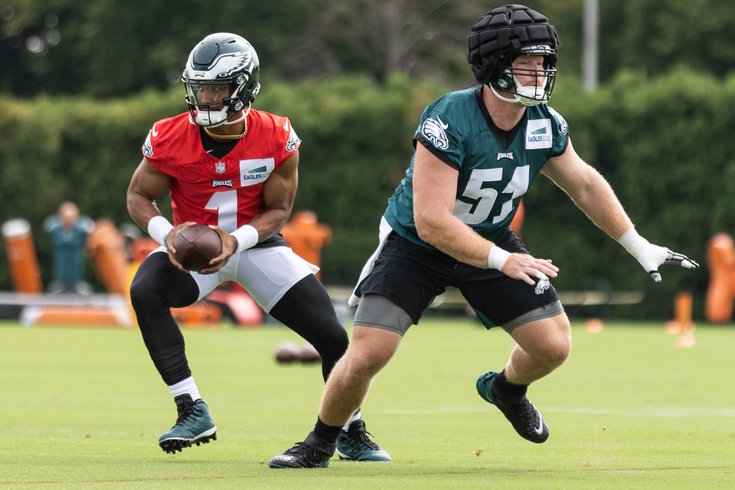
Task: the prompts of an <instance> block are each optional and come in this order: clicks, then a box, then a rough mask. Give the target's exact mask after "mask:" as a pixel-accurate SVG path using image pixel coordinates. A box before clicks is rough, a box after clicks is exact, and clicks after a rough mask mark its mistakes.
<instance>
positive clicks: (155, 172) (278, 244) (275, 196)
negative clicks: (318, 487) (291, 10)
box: [127, 33, 390, 461]
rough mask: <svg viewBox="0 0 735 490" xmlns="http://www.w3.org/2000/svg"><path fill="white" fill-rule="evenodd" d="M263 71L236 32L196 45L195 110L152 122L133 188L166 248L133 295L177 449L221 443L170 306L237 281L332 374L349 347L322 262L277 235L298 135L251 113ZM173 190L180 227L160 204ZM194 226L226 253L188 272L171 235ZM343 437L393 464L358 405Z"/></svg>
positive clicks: (358, 453) (353, 452) (348, 454)
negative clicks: (320, 272) (167, 394)
mask: <svg viewBox="0 0 735 490" xmlns="http://www.w3.org/2000/svg"><path fill="white" fill-rule="evenodd" d="M259 69H260V67H259V63H258V56H257V54H256V52H255V50H254V49H253V47H252V46H251V45H250V43H248V42H247V41H246V40H245V39H243V38H242V37H240V36H238V35H235V34H229V33H216V34H211V35H209V36H207V37H205V38H204V39H203V40H202V41H201V42H200V43H198V44H197V45H196V46H195V47H194V49H193V50H192V51H191V54H190V55H189V58H188V61H187V62H186V68H185V69H184V72H183V76H182V81H183V83H184V86H185V87H186V102H187V105H188V106H189V110H188V112H184V113H182V114H179V115H177V116H174V117H171V118H168V119H163V120H160V121H157V122H156V123H155V124H154V125H153V127H152V128H151V130H150V132H149V133H148V137H147V139H146V141H145V143H144V145H143V147H142V152H143V160H142V161H141V162H140V165H139V166H138V168H137V169H136V170H135V173H134V174H133V176H132V179H131V182H130V186H129V188H128V192H127V206H128V211H129V213H130V216H132V218H133V219H134V220H135V222H136V223H137V224H138V225H139V226H140V227H141V228H143V229H146V230H148V233H149V234H150V236H151V237H152V238H153V239H154V240H156V241H157V242H158V243H159V244H161V247H160V248H158V249H157V250H156V251H154V252H153V253H151V255H149V256H148V257H147V258H146V259H145V261H144V262H143V263H142V264H141V266H140V268H139V269H138V271H137V274H136V275H135V278H134V279H133V282H132V285H131V288H130V295H131V301H132V304H133V308H134V309H135V313H136V315H137V318H138V324H139V325H140V331H141V334H142V335H143V340H144V342H145V345H146V347H147V348H148V352H149V353H150V356H151V359H152V360H153V363H154V365H155V367H156V369H157V370H158V372H159V373H160V375H161V377H162V378H163V381H164V382H165V383H166V385H168V387H169V389H170V390H171V394H172V395H173V397H174V400H175V402H176V406H177V410H178V419H177V421H176V423H175V424H174V426H173V427H172V428H171V429H170V430H169V431H168V432H166V433H165V434H163V435H162V436H161V437H160V439H159V441H158V442H159V445H160V446H161V448H162V449H163V450H164V451H166V452H170V453H173V452H176V451H180V450H181V449H182V448H185V447H188V446H191V445H192V444H197V445H199V444H200V443H203V442H209V441H210V440H214V439H216V432H217V427H216V425H215V423H214V420H212V417H211V415H210V412H209V408H208V406H207V404H206V403H205V402H204V400H203V399H202V397H201V395H200V393H199V388H198V386H197V384H196V382H195V380H194V377H193V376H192V373H191V370H190V369H189V364H188V362H187V358H186V353H185V348H184V337H183V335H182V333H181V330H180V329H179V326H178V325H177V324H176V322H175V321H174V318H173V316H172V315H171V311H170V309H171V308H172V307H183V306H187V305H190V304H192V303H194V302H196V301H197V300H199V299H201V298H203V297H204V296H206V295H207V294H208V293H209V292H210V291H212V290H213V289H214V288H215V287H216V286H218V285H219V284H220V283H222V282H224V281H236V282H238V283H240V284H241V285H242V286H243V287H244V288H245V289H247V291H248V292H249V293H250V295H251V296H252V297H253V298H254V299H255V301H257V303H258V304H259V305H260V307H261V308H263V310H265V311H266V312H268V313H269V314H270V315H271V316H273V317H274V318H276V319H277V320H278V321H280V322H282V323H283V324H284V325H286V326H288V327H289V328H291V329H292V330H293V331H295V332H296V333H298V334H299V335H300V336H302V337H303V338H304V339H305V340H306V341H308V342H309V343H310V344H312V345H313V346H314V347H315V348H316V349H317V351H318V352H319V354H320V356H321V358H322V375H323V377H324V379H325V380H326V379H327V377H328V376H329V374H330V372H331V370H332V368H333V367H334V364H335V362H337V360H338V359H339V358H340V357H341V356H342V354H343V353H344V352H345V350H346V349H347V342H348V339H347V333H346V332H345V330H344V328H343V327H342V325H341V323H340V321H339V320H338V318H337V315H336V314H335V311H334V307H333V305H332V302H331V299H330V298H329V295H328V294H327V292H326V290H325V289H324V287H323V286H322V285H321V283H320V282H319V281H318V280H317V278H316V277H315V276H314V273H315V272H316V270H317V268H316V267H314V266H312V265H311V264H309V263H308V262H306V261H305V260H303V259H301V258H299V257H298V256H297V255H296V254H295V253H294V252H293V251H292V250H291V249H290V248H289V247H288V246H287V245H286V243H285V242H284V241H283V239H282V238H281V236H280V235H278V230H279V229H280V228H281V226H283V224H284V223H286V221H287V220H288V217H289V215H290V213H291V208H292V206H293V201H294V197H295V194H296V188H297V184H298V171H297V168H298V161H299V146H300V144H301V140H300V139H299V137H298V136H297V135H296V132H295V131H294V129H293V127H291V123H290V121H289V120H288V118H286V117H281V116H277V115H273V114H269V113H267V112H264V111H259V110H255V109H252V108H251V105H252V103H253V101H254V100H255V97H256V95H257V94H258V91H259V90H260V83H259V81H258V79H259ZM167 190H168V192H169V194H170V197H171V204H172V208H173V224H172V223H170V222H169V221H168V220H167V219H166V218H164V217H163V216H162V215H161V213H160V212H159V210H158V207H157V206H156V199H158V198H159V197H160V196H161V195H162V194H163V193H164V192H166V191H167ZM191 223H201V224H206V225H211V226H212V227H213V228H214V229H215V230H216V231H217V233H218V234H219V235H220V237H221V239H222V254H221V255H220V256H219V257H216V258H214V259H212V261H211V262H210V265H209V267H207V268H206V269H204V270H202V271H200V272H199V273H197V272H189V271H186V270H184V269H183V268H182V267H181V265H180V264H179V263H178V262H177V261H176V259H175V258H174V255H173V251H174V250H173V248H172V244H173V242H174V237H175V236H176V234H177V233H179V232H180V231H181V230H182V229H183V228H184V227H186V226H190V224H191ZM343 432H344V433H343V434H342V435H341V436H340V450H341V452H342V454H343V455H344V457H345V458H347V459H356V460H366V461H389V460H390V456H389V455H388V454H387V453H386V452H385V451H383V450H382V449H381V448H380V447H378V446H377V445H376V444H375V443H374V442H372V441H371V440H370V439H369V438H368V436H367V433H366V431H365V423H364V422H363V421H362V418H361V416H360V411H359V410H355V412H354V413H353V414H352V416H351V417H350V420H349V421H346V422H345V430H344V431H343Z"/></svg>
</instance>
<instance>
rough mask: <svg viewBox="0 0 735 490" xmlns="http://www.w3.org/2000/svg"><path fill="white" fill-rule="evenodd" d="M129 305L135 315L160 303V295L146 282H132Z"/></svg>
mask: <svg viewBox="0 0 735 490" xmlns="http://www.w3.org/2000/svg"><path fill="white" fill-rule="evenodd" d="M130 303H131V305H132V306H133V309H134V310H135V312H136V313H141V312H143V311H146V310H148V309H150V308H151V307H152V306H153V305H154V304H160V303H161V300H160V293H159V292H157V291H156V289H155V288H152V287H150V283H149V282H148V281H139V280H134V281H133V283H132V284H131V285H130Z"/></svg>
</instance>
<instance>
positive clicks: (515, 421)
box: [475, 371, 549, 443]
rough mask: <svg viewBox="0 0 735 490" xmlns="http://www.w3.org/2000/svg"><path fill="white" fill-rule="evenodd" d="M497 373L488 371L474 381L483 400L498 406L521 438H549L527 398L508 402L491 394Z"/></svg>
mask: <svg viewBox="0 0 735 490" xmlns="http://www.w3.org/2000/svg"><path fill="white" fill-rule="evenodd" d="M497 375H498V373H496V372H495V371H490V372H488V373H485V374H483V375H482V376H480V377H479V378H478V379H477V383H475V387H476V388H477V393H479V395H480V396H481V397H482V399H483V400H485V401H486V402H488V403H491V404H493V405H495V406H496V407H498V409H499V410H500V411H501V412H503V415H505V418H506V419H508V421H509V422H510V423H511V425H512V426H513V428H514V429H515V430H516V432H517V433H518V435H520V436H521V437H522V438H524V439H526V440H528V441H531V442H535V443H542V442H544V441H546V439H548V438H549V428H548V427H547V426H546V422H544V418H543V417H542V416H541V413H540V412H539V411H538V410H537V409H536V407H534V406H533V403H531V402H530V401H529V400H528V398H526V397H525V396H524V397H523V399H522V400H521V401H520V402H519V403H508V402H506V401H503V400H499V399H498V398H497V397H496V396H494V395H493V393H492V386H493V380H494V378H495V376H497Z"/></svg>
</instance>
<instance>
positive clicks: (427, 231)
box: [413, 144, 559, 284]
mask: <svg viewBox="0 0 735 490" xmlns="http://www.w3.org/2000/svg"><path fill="white" fill-rule="evenodd" d="M457 178H458V172H457V170H455V169H453V168H452V167H450V166H449V165H447V164H445V163H444V162H442V161H441V160H439V159H438V158H437V157H435V156H434V155H433V154H432V153H431V152H430V151H428V150H427V149H426V148H424V147H423V146H422V145H421V144H417V145H416V159H415V161H414V167H413V192H414V195H413V212H414V220H415V221H416V229H417V231H418V234H419V236H420V237H421V239H422V240H424V241H425V242H426V243H429V244H431V245H433V246H435V247H436V248H438V249H439V250H441V251H442V252H444V253H446V254H448V255H451V256H452V257H454V258H455V259H457V260H459V261H460V262H464V263H467V264H470V265H474V266H475V267H481V268H484V269H487V268H488V254H489V253H490V249H491V248H492V247H493V246H494V244H493V243H492V242H491V241H489V240H487V239H485V238H483V237H481V236H480V235H478V234H477V233H475V231H474V230H473V229H472V228H470V227H469V226H467V225H466V224H465V223H463V222H462V221H461V220H459V219H458V218H457V217H456V216H454V214H453V213H452V212H453V210H454V203H455V200H456V194H457ZM501 270H502V271H503V272H504V273H505V274H507V275H508V276H510V277H512V278H514V279H520V280H523V281H525V282H527V283H528V284H534V283H535V281H534V280H533V279H532V277H537V273H542V274H545V275H547V276H550V277H556V276H557V271H558V270H559V269H558V268H557V267H556V266H554V265H553V264H551V261H549V260H545V259H536V258H534V257H532V256H530V255H526V254H512V255H511V256H510V258H509V259H508V261H507V262H506V263H505V265H504V266H503V267H502V269H501Z"/></svg>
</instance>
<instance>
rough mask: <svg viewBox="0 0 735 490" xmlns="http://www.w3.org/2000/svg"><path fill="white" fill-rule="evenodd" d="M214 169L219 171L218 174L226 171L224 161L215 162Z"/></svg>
mask: <svg viewBox="0 0 735 490" xmlns="http://www.w3.org/2000/svg"><path fill="white" fill-rule="evenodd" d="M214 171H215V172H217V173H218V174H223V173H225V164H224V163H222V162H217V163H215V164H214Z"/></svg>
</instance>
